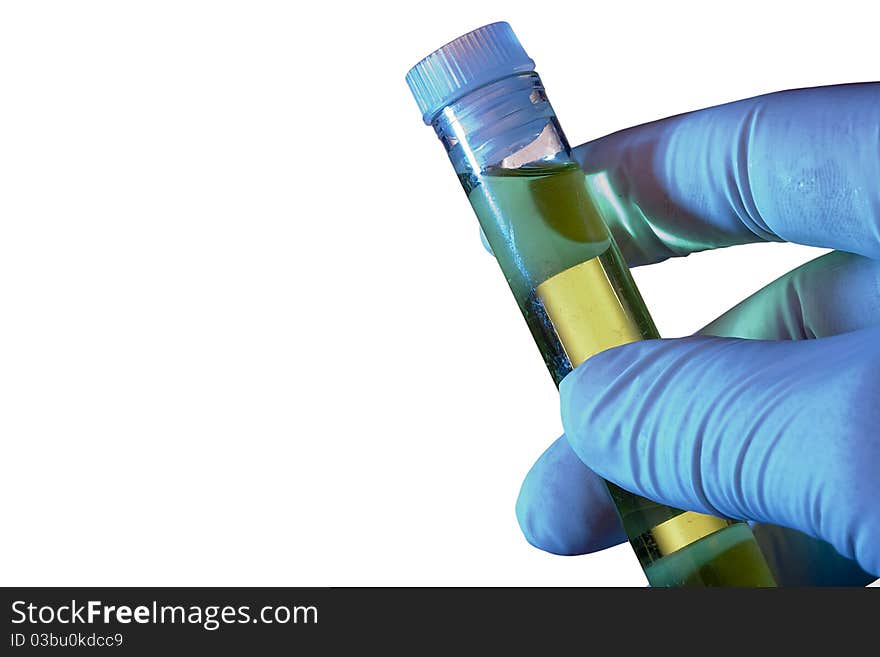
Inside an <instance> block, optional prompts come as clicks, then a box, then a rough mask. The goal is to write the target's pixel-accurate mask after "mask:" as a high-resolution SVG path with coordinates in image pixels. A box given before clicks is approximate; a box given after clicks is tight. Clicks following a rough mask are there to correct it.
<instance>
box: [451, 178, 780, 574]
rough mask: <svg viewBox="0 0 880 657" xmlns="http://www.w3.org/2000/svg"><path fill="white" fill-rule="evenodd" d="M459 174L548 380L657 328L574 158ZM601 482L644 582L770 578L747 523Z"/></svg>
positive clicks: (654, 332)
mask: <svg viewBox="0 0 880 657" xmlns="http://www.w3.org/2000/svg"><path fill="white" fill-rule="evenodd" d="M461 181H462V184H463V185H464V187H465V191H466V192H467V194H468V199H469V200H470V202H471V205H472V206H473V208H474V211H475V212H476V214H477V216H478V218H479V220H480V224H481V226H482V228H483V232H484V233H485V234H486V238H487V239H488V241H489V244H490V246H491V247H492V250H493V252H494V253H495V256H496V258H497V259H498V262H499V264H500V265H501V269H502V270H503V272H504V274H505V277H506V278H507V281H508V283H509V285H510V288H511V290H512V291H513V293H514V296H515V297H516V301H517V303H518V304H519V306H520V309H521V311H522V313H523V315H524V316H525V318H526V322H527V324H528V326H529V329H530V331H531V333H532V336H533V337H534V339H535V342H536V343H537V344H538V347H539V349H540V351H541V354H542V356H543V358H544V361H545V362H546V364H547V366H548V368H549V369H550V372H551V374H552V375H553V378H554V380H555V381H556V383H557V384H558V383H559V382H560V381H561V380H562V379H563V377H565V375H566V374H568V373H569V372H570V371H571V370H572V369H573V368H574V367H576V366H577V365H578V364H580V363H581V362H583V361H584V360H586V359H587V358H589V357H590V356H592V355H593V354H595V353H598V352H599V351H602V350H604V349H608V348H610V347H614V346H617V345H620V344H625V343H627V342H633V341H635V340H641V339H646V338H657V337H659V335H658V333H657V329H656V327H655V326H654V323H653V321H652V320H651V317H650V315H649V313H648V310H647V308H646V307H645V304H644V302H643V301H642V298H641V296H640V295H639V292H638V290H637V289H636V287H635V284H634V282H633V280H632V277H631V275H630V273H629V270H628V269H627V267H626V265H625V264H624V262H623V259H622V258H621V256H620V254H619V252H618V251H617V248H616V247H615V246H614V244H613V242H612V241H611V239H610V238H609V235H608V232H607V229H606V228H605V224H604V223H603V221H602V219H601V218H600V216H599V213H598V211H597V210H596V206H595V205H594V204H593V202H592V199H591V198H590V196H589V193H588V191H587V186H586V182H585V177H584V173H583V171H582V170H581V169H580V167H579V166H578V165H577V164H574V163H561V164H560V163H542V164H538V165H527V166H524V167H521V168H516V169H505V168H494V169H489V170H487V171H484V172H483V173H482V174H481V175H480V176H479V177H476V176H473V175H462V176H461ZM608 489H609V492H610V494H611V497H612V499H613V501H614V503H615V505H616V507H617V509H618V512H619V514H620V518H621V521H622V523H623V526H624V529H625V530H626V533H627V535H628V536H629V537H630V541H631V543H632V545H633V548H634V549H635V552H636V555H637V556H638V558H639V560H640V562H641V564H642V567H643V568H644V570H645V574H646V576H647V577H648V581H649V582H650V584H651V585H652V586H655V587H663V586H775V583H774V581H773V577H772V575H771V573H770V571H769V569H768V568H767V565H766V563H765V562H764V559H763V556H762V555H761V552H760V550H759V548H758V546H757V543H756V542H755V539H754V537H753V536H752V533H751V531H750V529H749V527H748V525H746V524H744V523H739V522H734V521H731V520H726V519H721V518H714V517H711V516H706V515H703V514H698V513H694V512H689V511H682V510H680V509H673V508H670V507H667V506H664V505H661V504H657V503H655V502H652V501H650V500H647V499H645V498H642V497H639V496H637V495H633V494H632V493H629V492H627V491H625V490H623V489H621V488H619V487H617V486H615V485H614V484H612V483H608Z"/></svg>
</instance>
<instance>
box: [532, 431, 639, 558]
mask: <svg viewBox="0 0 880 657" xmlns="http://www.w3.org/2000/svg"><path fill="white" fill-rule="evenodd" d="M516 517H517V520H518V521H519V526H520V528H521V529H522V532H523V534H524V535H525V537H526V540H527V541H528V542H529V543H531V544H532V545H534V546H535V547H537V548H539V549H541V550H544V551H546V552H551V553H553V554H562V555H572V554H586V553H588V552H596V551H598V550H603V549H605V548H606V547H610V546H612V545H616V544H618V543H621V542H623V541H625V540H626V535H625V534H624V533H623V527H621V525H620V520H619V519H618V517H617V511H616V510H615V508H614V505H613V504H612V503H611V498H610V497H609V495H608V489H607V488H606V487H605V482H604V481H602V480H601V479H600V478H599V477H597V476H596V475H595V474H593V473H592V472H591V471H590V469H589V468H587V467H586V466H585V465H584V464H583V462H582V461H581V460H580V459H579V458H578V457H577V455H576V454H575V453H574V452H573V451H572V449H571V446H570V445H569V444H568V441H567V440H566V439H565V437H564V436H563V437H561V438H559V439H558V440H556V442H554V443H553V444H552V445H550V447H548V448H547V450H546V451H545V452H544V453H543V454H541V456H540V457H539V458H538V460H537V461H536V462H535V465H533V466H532V469H531V470H529V473H528V474H527V475H526V478H525V480H524V481H523V484H522V487H521V488H520V492H519V497H518V498H517V501H516Z"/></svg>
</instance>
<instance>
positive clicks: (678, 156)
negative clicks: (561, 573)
mask: <svg viewBox="0 0 880 657" xmlns="http://www.w3.org/2000/svg"><path fill="white" fill-rule="evenodd" d="M575 156H576V158H577V159H578V160H579V161H580V162H581V164H582V165H583V166H584V169H585V171H587V172H588V173H590V172H601V171H604V172H605V173H606V174H607V176H608V179H609V181H610V183H611V186H612V187H613V188H614V189H615V190H616V191H617V193H618V195H619V196H620V198H619V199H618V201H619V204H622V205H623V206H624V207H626V208H627V216H626V217H621V218H620V220H619V222H618V223H617V224H616V225H613V226H612V231H613V233H614V235H615V237H616V239H617V241H618V244H619V246H620V247H621V249H622V251H623V253H624V256H625V257H626V259H627V261H628V262H629V264H630V265H640V264H648V263H653V262H658V261H660V260H664V259H666V258H668V257H674V256H682V255H687V254H688V253H691V252H693V251H698V250H704V249H711V248H718V247H724V246H730V245H733V244H742V243H746V242H757V241H765V240H772V241H783V240H784V241H791V242H798V243H800V244H808V245H814V246H822V247H830V248H834V249H840V251H835V252H832V253H830V254H827V255H825V256H822V257H820V258H817V259H816V260H813V261H811V262H809V263H807V264H805V265H803V266H802V267H800V268H798V269H796V270H794V271H793V272H790V273H789V274H787V275H785V276H783V277H782V278H780V279H779V280H777V281H775V282H774V283H772V284H770V285H769V286H767V287H766V288H764V289H762V290H760V291H759V292H757V293H756V294H754V295H753V296H752V297H750V298H749V299H747V300H745V301H744V302H742V303H741V304H739V305H738V306H736V307H735V308H733V309H732V310H730V311H728V312H727V313H726V314H725V315H723V316H722V317H720V318H719V319H717V320H715V321H714V322H712V323H711V324H710V325H709V326H707V327H706V328H704V329H703V330H702V331H701V332H700V333H702V334H703V335H697V336H693V337H687V338H681V339H672V340H651V341H644V342H638V343H633V344H629V345H624V346H621V347H617V348H614V349H609V350H607V351H605V352H602V353H600V354H598V355H596V356H594V357H592V358H590V359H589V360H588V361H586V362H585V363H583V364H582V365H581V366H580V367H578V368H577V369H576V370H575V371H574V372H572V373H571V374H570V375H569V376H568V377H566V379H565V380H564V381H563V382H562V386H561V388H560V392H561V399H562V419H563V426H564V428H565V436H563V437H562V438H560V439H559V440H558V441H556V442H555V443H554V444H553V445H551V447H550V448H549V449H548V450H547V451H546V452H545V453H544V454H543V455H542V456H541V457H540V458H539V460H538V461H537V463H536V464H535V465H534V467H533V468H532V470H531V471H530V472H529V474H528V476H527V478H526V480H525V482H524V483H523V486H522V490H521V492H520V497H519V500H518V502H517V517H518V518H519V521H520V525H521V527H522V529H523V532H524V533H525V535H526V537H527V539H528V540H529V541H530V542H531V543H532V544H534V545H536V546H537V547H540V548H542V549H544V550H548V551H550V552H554V553H559V554H582V553H586V552H592V551H595V550H599V549H602V548H604V547H607V546H610V545H613V544H615V543H618V542H621V541H623V540H625V536H624V534H623V531H622V529H621V527H620V524H619V522H618V520H617V517H616V514H615V511H614V509H613V507H612V506H611V503H610V501H609V498H608V495H607V493H606V491H605V488H604V485H603V483H602V482H601V481H600V480H599V478H598V476H601V477H603V478H606V479H608V480H610V481H614V482H616V483H617V484H619V485H620V486H622V487H623V488H625V489H627V490H629V491H632V492H635V493H638V494H640V495H643V496H645V497H648V498H650V499H653V500H656V501H659V502H662V503H665V504H669V505H671V506H675V507H679V508H683V509H691V510H696V511H701V512H705V513H712V514H715V515H721V516H727V517H731V518H738V519H747V520H750V521H756V522H757V523H759V524H755V525H754V527H755V533H756V536H757V537H758V540H759V541H760V542H761V544H762V548H763V549H764V551H765V554H766V555H767V556H768V560H769V561H770V563H771V567H772V568H773V570H774V572H775V574H776V577H777V581H778V582H779V583H780V584H789V585H790V584H835V585H863V584H866V583H868V582H870V581H872V580H873V579H874V577H873V576H871V575H869V574H868V573H873V574H874V575H877V574H880V84H861V85H843V86H837V87H823V88H815V89H802V90H796V91H787V92H782V93H777V94H771V95H767V96H761V97H757V98H752V99H749V100H744V101H740V102H736V103H731V104H728V105H722V106H719V107H713V108H710V109H706V110H702V111H699V112H693V113H690V114H684V115H681V116H676V117H672V118H669V119H665V120H662V121H658V122H655V123H650V124H647V125H643V126H638V127H635V128H632V129H629V130H625V131H623V132H619V133H615V134H613V135H610V136H608V137H605V138H603V139H600V140H598V141H595V142H591V143H588V144H585V145H583V146H581V147H579V148H577V149H576V150H575ZM844 251H846V252H848V253H844ZM743 266H748V263H743ZM711 336H726V337H711ZM597 475H598V476H597ZM765 523H767V524H765ZM784 528H790V529H784ZM865 571H867V573H866V572H865Z"/></svg>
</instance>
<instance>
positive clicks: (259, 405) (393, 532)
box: [0, 0, 877, 586]
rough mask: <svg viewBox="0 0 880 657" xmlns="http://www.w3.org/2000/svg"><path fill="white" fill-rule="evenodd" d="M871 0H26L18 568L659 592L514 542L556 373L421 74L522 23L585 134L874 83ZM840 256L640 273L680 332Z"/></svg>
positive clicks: (6, 120)
mask: <svg viewBox="0 0 880 657" xmlns="http://www.w3.org/2000/svg"><path fill="white" fill-rule="evenodd" d="M872 4H873V3H863V4H861V5H856V4H854V3H846V2H835V3H833V5H829V4H827V3H822V4H818V3H817V4H815V5H812V4H809V3H806V2H791V3H787V2H786V3H784V2H774V3H771V2H744V1H739V2H736V3H731V4H730V5H729V6H726V7H725V6H722V5H721V4H720V3H706V2H689V3H685V2H673V1H666V2H645V3H635V2H623V1H620V2H601V3H600V2H586V1H583V2H576V3H564V2H553V3H536V2H516V1H513V0H504V1H503V2H490V1H485V2H479V3H477V2H473V1H466V2H452V1H448V2H441V3H434V4H431V3H403V2H401V3H393V4H392V3H388V4H382V3H379V2H369V3H351V4H348V5H346V4H343V3H338V2H319V3H310V2H279V3H271V2H157V1H153V2H77V3H68V2H58V3H49V2H8V3H4V4H3V5H2V8H0V441H2V457H0V507H2V510H0V526H2V540H0V582H2V583H3V584H7V585H61V584H68V585H78V584H79V585H123V584H124V585H135V584H140V585H163V584H165V585H244V584H248V585H430V584H437V585H446V584H462V585H466V584H473V585H490V584H492V585H508V584H509V585H516V584H526V585H532V584H547V585H562V584H578V585H591V584H598V585H634V586H641V585H644V583H645V580H644V577H643V576H642V574H641V572H640V570H639V568H638V566H637V565H636V561H635V558H634V557H633V556H632V554H631V551H630V549H629V548H628V547H626V546H622V547H618V548H614V549H612V550H609V551H607V552H605V553H602V554H597V555H590V556H586V557H581V558H563V557H554V556H551V555H547V554H543V553H541V552H539V551H537V550H535V549H534V548H532V547H530V546H529V545H528V544H527V543H526V542H525V541H524V540H523V539H522V537H521V535H520V532H519V529H518V527H517V524H516V520H515V516H514V511H513V510H514V502H515V499H516V495H517V492H518V489H519V485H520V482H521V480H522V477H523V475H524V474H525V472H526V471H527V470H528V468H529V467H530V466H531V464H532V462H533V460H534V459H535V457H537V455H538V454H539V453H540V452H541V451H542V450H543V449H544V448H545V447H546V446H547V445H548V444H549V443H550V441H552V440H553V439H554V438H556V436H557V435H558V434H559V433H560V430H561V423H560V421H559V418H558V407H557V397H556V393H555V390H554V388H553V386H552V383H551V381H550V378H549V376H548V375H547V373H546V371H545V370H544V366H543V364H542V362H541V360H540V358H539V356H538V353H537V351H536V349H535V348H534V345H533V344H532V343H531V339H530V337H529V334H528V332H527V330H526V327H525V324H524V322H523V321H522V320H521V318H520V317H519V315H518V311H517V309H516V306H515V305H514V303H513V300H512V297H511V296H510V294H509V292H508V291H507V289H506V287H505V283H504V281H503V278H502V277H501V274H500V272H499V271H498V270H497V266H496V265H495V263H494V260H493V259H492V258H491V257H490V256H489V255H487V254H486V253H485V252H484V250H483V248H482V246H481V245H480V241H479V238H478V232H477V227H476V221H475V219H474V218H473V216H472V213H471V210H470V208H469V206H468V204H467V201H466V199H465V197H464V195H463V194H462V193H461V190H460V187H459V184H458V182H457V180H456V178H455V175H454V174H453V172H452V170H451V168H450V166H449V164H448V161H447V160H446V158H445V155H444V153H443V149H442V147H441V146H440V144H439V142H437V141H436V139H435V137H434V134H433V132H432V131H431V130H430V129H429V128H427V127H426V126H424V125H423V124H422V123H421V121H420V117H419V114H418V111H417V110H416V107H415V105H414V103H413V101H412V99H411V97H410V95H409V91H408V90H407V88H406V86H405V84H404V80H403V78H404V74H405V73H406V71H407V69H408V68H409V67H410V66H411V65H412V64H414V63H415V62H416V61H417V60H418V59H420V58H421V57H422V56H424V55H426V54H427V53H428V52H429V51H431V50H433V49H434V48H436V47H439V46H440V45H442V44H444V43H445V42H446V41H448V40H450V39H452V38H454V37H456V36H458V35H459V34H462V33H463V32H466V31H468V30H470V29H473V28H475V27H477V26H479V25H482V24H484V23H487V22H491V21H495V20H508V21H509V22H510V23H511V24H512V25H513V27H514V29H515V30H516V31H517V33H518V35H519V37H520V39H521V41H522V42H523V44H524V45H525V47H526V49H527V50H528V52H529V54H530V55H531V56H532V57H533V58H534V59H535V60H536V62H537V64H538V71H539V72H540V73H541V75H542V78H543V80H544V83H545V85H546V87H547V89H548V91H549V94H550V98H551V100H552V102H553V104H554V107H555V108H556V110H557V112H558V114H559V116H560V119H561V122H562V125H563V126H564V128H565V130H566V133H567V134H568V136H569V138H570V140H571V142H572V143H573V144H578V143H581V142H583V141H586V140H589V139H593V138H597V137H599V136H601V135H603V134H606V133H609V132H612V131H614V130H618V129H621V128H624V127H627V126H630V125H633V124H637V123H642V122H645V121H649V120H652V119H656V118H660V117H663V116H667V115H670V114H674V113H679V112H683V111H687V110H692V109H697V108H700V107H705V106H708V105H714V104H718V103H722V102H726V101H731V100H735V99H738V98H744V97H749V96H753V95H756V94H760V93H764V92H770V91H775V90H779V89H786V88H792V87H802V86H813V85H820V84H831V83H838V82H850V81H862V80H871V79H876V78H877V69H876V62H877V37H876V20H875V17H873V16H870V15H867V14H865V13H864V12H863V10H859V9H858V8H857V7H859V6H861V7H865V8H869V7H871V6H872ZM818 253H820V252H819V251H818V250H816V249H809V248H805V247H796V246H790V245H778V244H773V245H756V246H748V247H738V248H735V249H729V250H727V251H723V252H716V253H710V254H700V255H695V256H691V257H688V258H686V259H682V260H679V261H675V262H667V263H663V264H661V265H656V266H653V267H650V268H647V269H643V270H639V271H637V272H636V278H637V281H638V283H639V284H640V286H641V289H642V292H643V294H644V296H645V298H646V300H647V302H648V305H649V307H650V308H651V309H652V311H653V313H654V317H655V319H656V321H657V324H658V325H659V328H660V330H661V332H662V333H663V334H664V335H666V336H677V335H684V334H687V333H690V332H692V331H694V330H695V329H697V328H698V327H699V326H701V325H702V324H704V323H706V322H707V321H709V320H710V319H712V318H713V317H714V316H715V315H717V314H719V313H720V312H722V311H723V310H724V309H725V308H727V307H729V306H731V305H733V304H734V303H736V302H737V301H739V300H740V299H742V298H743V297H745V296H746V295H748V294H749V293H751V292H753V291H754V290H756V289H758V288H759V287H761V286H763V285H764V284H766V283H768V282H769V281H771V280H772V279H774V278H776V277H777V276H778V275H780V274H782V273H783V272H785V271H786V270H788V269H790V268H791V267H793V266H795V265H797V264H799V263H801V262H803V261H805V260H807V259H809V258H812V257H814V256H815V255H817V254H818Z"/></svg>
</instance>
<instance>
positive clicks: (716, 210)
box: [574, 83, 880, 265]
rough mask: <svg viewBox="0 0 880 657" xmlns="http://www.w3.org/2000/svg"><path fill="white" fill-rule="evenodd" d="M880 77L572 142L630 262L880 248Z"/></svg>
mask: <svg viewBox="0 0 880 657" xmlns="http://www.w3.org/2000/svg"><path fill="white" fill-rule="evenodd" d="M878 128H880V84H878V83H871V84H850V85H838V86H832V87H816V88H812V89H797V90H792V91H783V92H779V93H774V94H768V95H765V96H758V97H755V98H750V99H747V100H741V101H738V102H735V103H728V104H726V105H719V106H717V107H710V108H708V109H703V110H699V111H696V112H690V113H687V114H682V115H679V116H674V117H670V118H667V119H663V120H660V121H655V122H653V123H647V124H645V125H640V126H636V127H634V128H630V129H628V130H623V131H621V132H617V133H614V134H612V135H609V136H607V137H603V138H601V139H598V140H596V141H593V142H589V143H587V144H583V145H581V146H579V147H577V148H576V149H575V150H574V156H575V159H576V160H577V161H578V162H579V163H580V164H581V166H583V167H584V170H585V171H586V172H587V174H588V176H587V180H588V184H589V186H590V187H591V188H592V191H593V194H594V198H595V200H596V202H597V204H598V205H599V206H600V210H601V211H602V214H603V216H605V218H606V220H607V221H608V223H609V224H610V227H611V230H612V233H613V234H614V237H615V238H616V241H617V243H618V246H619V247H620V248H621V251H622V252H623V255H624V257H625V258H626V260H627V262H628V263H630V265H639V264H647V263H651V262H658V261H660V260H665V259H666V258H669V257H674V256H682V255H687V254H688V253H692V252H694V251H703V250H706V249H714V248H719V247H725V246H731V245H734V244H744V243H747V242H757V241H767V240H770V241H780V240H783V241H788V242H797V243H799V244H806V245H811V246H822V247H828V248H833V249H841V250H844V251H851V252H853V253H859V254H861V255H866V256H869V257H875V258H876V257H880V185H877V180H880V149H878V147H877V145H878V141H877V134H878Z"/></svg>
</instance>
